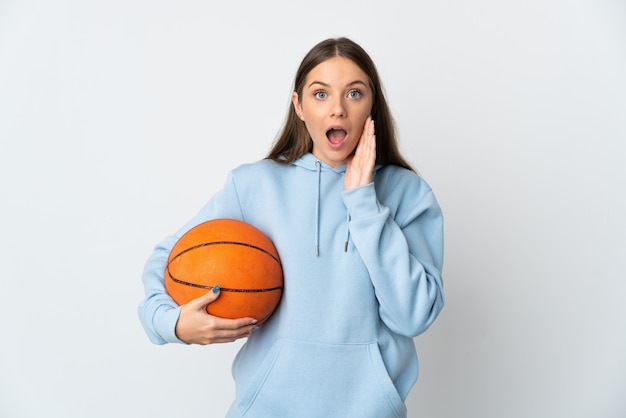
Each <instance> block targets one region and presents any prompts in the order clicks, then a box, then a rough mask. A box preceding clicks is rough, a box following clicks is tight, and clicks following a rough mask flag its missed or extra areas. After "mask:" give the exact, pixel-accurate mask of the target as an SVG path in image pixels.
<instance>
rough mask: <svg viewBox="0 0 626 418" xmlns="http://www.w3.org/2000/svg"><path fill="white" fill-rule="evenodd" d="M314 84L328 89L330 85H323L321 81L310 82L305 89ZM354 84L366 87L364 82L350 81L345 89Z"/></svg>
mask: <svg viewBox="0 0 626 418" xmlns="http://www.w3.org/2000/svg"><path fill="white" fill-rule="evenodd" d="M314 84H319V85H321V86H322V87H330V84H327V83H324V82H323V81H312V82H311V83H310V84H309V85H308V86H307V87H311V86H312V85H314ZM356 84H361V85H363V86H364V87H367V84H366V83H365V82H363V81H361V80H355V81H352V82H351V83H348V84H347V86H346V87H352V86H354V85H356Z"/></svg>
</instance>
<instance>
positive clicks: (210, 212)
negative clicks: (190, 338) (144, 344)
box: [139, 173, 241, 344]
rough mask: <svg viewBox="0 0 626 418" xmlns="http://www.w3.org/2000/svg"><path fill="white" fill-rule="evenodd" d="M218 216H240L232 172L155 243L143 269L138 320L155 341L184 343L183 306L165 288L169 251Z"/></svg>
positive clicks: (238, 217) (156, 342) (233, 217)
mask: <svg viewBox="0 0 626 418" xmlns="http://www.w3.org/2000/svg"><path fill="white" fill-rule="evenodd" d="M216 218H232V219H241V209H240V206H239V199H238V196H237V189H236V185H235V181H234V177H233V174H232V173H230V174H229V175H228V178H227V180H226V184H225V186H224V188H223V189H222V190H221V191H220V192H218V193H217V194H216V195H215V196H213V198H211V200H209V202H208V203H207V204H206V205H205V206H204V207H203V208H202V210H200V212H199V213H198V214H197V215H196V216H195V217H194V218H193V219H191V220H190V221H189V222H187V224H186V225H185V226H184V227H182V228H181V229H180V230H179V231H178V232H176V233H175V234H174V235H172V236H169V237H167V238H165V239H164V240H163V241H161V242H160V243H159V244H157V245H156V247H155V248H154V250H153V252H152V254H151V255H150V257H149V258H148V261H147V262H146V264H145V267H144V271H143V277H142V281H143V286H144V291H145V296H144V299H143V300H142V301H141V303H140V304H139V320H140V321H141V324H142V325H143V328H144V330H145V331H146V334H147V335H148V338H149V339H150V341H152V342H153V343H154V344H166V343H183V341H182V340H180V339H179V338H178V337H177V336H176V332H175V330H176V322H177V321H178V316H179V315H180V307H179V306H178V305H177V304H176V302H174V301H173V300H172V298H171V297H170V296H169V295H168V294H167V292H166V290H165V281H164V272H165V264H166V263H167V258H168V257H169V253H170V251H171V250H172V248H173V247H174V245H175V244H176V242H177V241H178V239H179V238H180V237H181V236H182V235H183V234H184V233H185V232H187V231H188V230H190V229H191V228H193V227H194V226H196V225H198V224H200V223H202V222H205V221H208V220H210V219H216Z"/></svg>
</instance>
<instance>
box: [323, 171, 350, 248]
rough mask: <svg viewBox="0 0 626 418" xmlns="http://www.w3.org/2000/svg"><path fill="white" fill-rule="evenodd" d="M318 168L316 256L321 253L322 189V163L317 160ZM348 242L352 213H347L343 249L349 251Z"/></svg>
mask: <svg viewBox="0 0 626 418" xmlns="http://www.w3.org/2000/svg"><path fill="white" fill-rule="evenodd" d="M315 167H316V169H317V196H316V201H315V256H316V257H319V255H320V201H321V193H322V192H321V189H322V163H321V162H320V161H319V160H318V161H315ZM348 242H350V213H347V214H346V241H345V242H344V245H343V251H344V252H346V253H347V252H348Z"/></svg>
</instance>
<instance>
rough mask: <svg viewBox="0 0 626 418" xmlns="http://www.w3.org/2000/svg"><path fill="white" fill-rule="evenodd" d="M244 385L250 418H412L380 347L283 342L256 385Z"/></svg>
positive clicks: (243, 402)
mask: <svg viewBox="0 0 626 418" xmlns="http://www.w3.org/2000/svg"><path fill="white" fill-rule="evenodd" d="M238 380H239V381H238V386H239V388H241V389H242V391H241V392H239V391H238V392H239V393H238V397H239V399H238V405H239V408H240V412H241V414H242V415H243V416H245V417H254V418H260V417H271V418H276V417H298V418H305V417H311V418H319V417H326V418H332V417H342V418H344V417H345V418H350V417H355V418H401V417H404V416H406V408H405V406H404V402H403V400H402V398H401V397H400V395H399V394H398V392H397V390H396V388H395V386H394V385H393V382H392V381H391V379H390V378H389V375H388V374H387V370H386V368H385V365H384V363H383V361H382V358H381V355H380V351H379V349H378V344H377V343H375V342H374V343H369V344H319V343H310V342H304V341H295V340H279V341H277V342H276V344H275V345H274V347H273V348H272V350H270V353H268V355H267V356H266V358H265V360H264V361H263V362H262V363H261V365H260V367H259V369H258V370H257V372H256V373H254V375H253V377H252V378H251V379H250V381H248V382H242V381H241V379H238Z"/></svg>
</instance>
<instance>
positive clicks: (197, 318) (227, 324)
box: [176, 288, 257, 345]
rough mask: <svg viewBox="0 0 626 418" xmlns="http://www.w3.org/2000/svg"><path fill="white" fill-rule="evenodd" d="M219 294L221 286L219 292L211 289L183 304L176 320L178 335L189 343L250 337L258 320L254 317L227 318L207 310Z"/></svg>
mask: <svg viewBox="0 0 626 418" xmlns="http://www.w3.org/2000/svg"><path fill="white" fill-rule="evenodd" d="M219 295H220V292H219V288H218V291H217V293H213V290H210V291H209V292H207V294H205V295H204V296H200V297H199V298H197V299H194V300H192V301H190V302H189V303H187V304H185V305H183V306H182V308H181V311H180V316H179V317H178V322H176V336H177V337H178V338H180V339H181V340H183V341H184V342H186V343H188V344H200V345H207V344H215V343H229V342H232V341H235V340H238V339H240V338H246V337H248V336H249V335H250V332H251V331H252V330H253V329H254V327H255V325H254V324H256V322H257V321H256V320H255V319H254V318H239V319H226V318H220V317H217V316H213V315H210V314H209V313H208V312H207V311H206V307H207V305H208V304H209V303H211V302H213V301H215V299H217V298H218V296H219Z"/></svg>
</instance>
